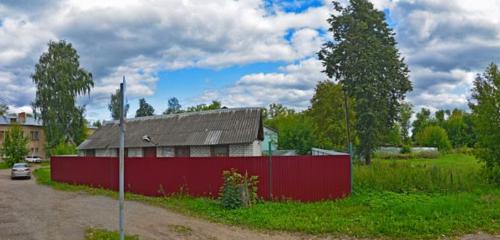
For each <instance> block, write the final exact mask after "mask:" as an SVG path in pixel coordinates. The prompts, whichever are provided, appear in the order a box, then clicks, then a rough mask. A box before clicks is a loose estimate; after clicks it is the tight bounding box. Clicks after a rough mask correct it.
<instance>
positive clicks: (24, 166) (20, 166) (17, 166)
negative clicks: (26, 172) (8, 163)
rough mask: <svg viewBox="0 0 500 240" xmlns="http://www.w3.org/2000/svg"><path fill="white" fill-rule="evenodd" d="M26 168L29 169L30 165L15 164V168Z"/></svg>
mask: <svg viewBox="0 0 500 240" xmlns="http://www.w3.org/2000/svg"><path fill="white" fill-rule="evenodd" d="M26 167H28V164H26V163H16V164H14V167H13V168H26Z"/></svg>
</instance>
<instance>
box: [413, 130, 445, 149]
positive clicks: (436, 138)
mask: <svg viewBox="0 0 500 240" xmlns="http://www.w3.org/2000/svg"><path fill="white" fill-rule="evenodd" d="M416 139H417V142H418V144H420V145H421V146H425V147H437V148H438V149H439V151H448V150H450V149H451V143H450V140H449V139H448V134H447V133H446V130H444V128H442V127H439V126H427V127H425V128H424V129H423V130H422V131H421V132H418V133H417V136H416Z"/></svg>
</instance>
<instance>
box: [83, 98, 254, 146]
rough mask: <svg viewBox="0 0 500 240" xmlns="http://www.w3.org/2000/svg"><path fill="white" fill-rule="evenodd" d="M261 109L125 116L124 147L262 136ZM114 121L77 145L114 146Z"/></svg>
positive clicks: (234, 141)
mask: <svg viewBox="0 0 500 240" xmlns="http://www.w3.org/2000/svg"><path fill="white" fill-rule="evenodd" d="M262 126H263V125H262V110H261V109H260V108H233V109H219V110H210V111H202V112H191V113H180V114H168V115H161V116H151V117H140V118H133V119H127V120H126V123H125V147H151V146H154V144H152V143H147V142H144V141H143V140H142V137H143V136H144V135H148V136H150V137H151V139H152V141H153V142H154V143H156V144H157V145H158V146H203V145H218V144H237V143H251V142H253V141H255V140H262V139H263V127H262ZM118 137H119V124H118V121H113V122H105V123H104V124H103V126H101V127H100V128H98V129H97V130H96V131H95V132H94V134H92V136H90V137H89V138H88V139H87V140H85V141H84V142H83V143H82V144H80V146H78V149H81V150H83V149H104V148H118V147H119V143H118Z"/></svg>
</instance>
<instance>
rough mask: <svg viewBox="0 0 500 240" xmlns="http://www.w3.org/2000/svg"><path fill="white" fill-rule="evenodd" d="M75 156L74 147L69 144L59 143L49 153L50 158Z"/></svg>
mask: <svg viewBox="0 0 500 240" xmlns="http://www.w3.org/2000/svg"><path fill="white" fill-rule="evenodd" d="M74 154H77V150H76V146H75V145H74V144H71V143H59V144H57V146H55V147H54V148H53V149H52V150H51V151H50V155H51V156H57V155H74Z"/></svg>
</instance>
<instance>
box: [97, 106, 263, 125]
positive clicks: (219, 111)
mask: <svg viewBox="0 0 500 240" xmlns="http://www.w3.org/2000/svg"><path fill="white" fill-rule="evenodd" d="M261 109H262V108H261V107H239V108H220V109H212V110H203V111H195V112H181V113H171V114H161V115H153V116H145V117H134V118H127V119H125V121H126V122H135V121H146V120H156V119H165V118H173V117H185V116H191V115H202V114H213V113H222V112H231V111H243V110H261ZM119 122H120V121H119V120H111V121H104V125H105V124H118V123H119Z"/></svg>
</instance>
